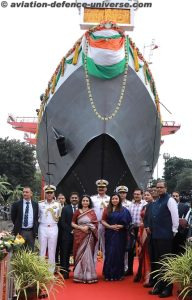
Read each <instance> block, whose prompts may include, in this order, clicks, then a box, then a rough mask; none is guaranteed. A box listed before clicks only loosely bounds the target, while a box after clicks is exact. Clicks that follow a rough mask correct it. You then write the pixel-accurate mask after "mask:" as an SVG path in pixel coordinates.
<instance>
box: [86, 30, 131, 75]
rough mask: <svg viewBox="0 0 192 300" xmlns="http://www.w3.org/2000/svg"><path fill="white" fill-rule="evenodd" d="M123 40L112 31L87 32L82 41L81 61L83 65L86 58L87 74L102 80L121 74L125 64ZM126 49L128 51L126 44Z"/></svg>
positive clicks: (116, 32)
mask: <svg viewBox="0 0 192 300" xmlns="http://www.w3.org/2000/svg"><path fill="white" fill-rule="evenodd" d="M125 39H126V37H125V36H123V35H121V34H120V33H119V32H118V31H116V30H113V29H102V30H98V31H95V32H92V33H90V32H87V34H85V36H84V37H83V40H82V59H83V64H84V63H85V56H87V61H86V64H87V69H88V73H89V74H90V75H93V76H96V77H99V78H102V79H111V78H114V77H116V76H118V75H120V74H121V73H123V72H124V69H125V62H126V58H125V42H126V41H125ZM86 40H87V42H88V48H87V47H86ZM127 41H128V39H127ZM126 43H127V42H126ZM126 47H127V49H128V45H127V44H126Z"/></svg>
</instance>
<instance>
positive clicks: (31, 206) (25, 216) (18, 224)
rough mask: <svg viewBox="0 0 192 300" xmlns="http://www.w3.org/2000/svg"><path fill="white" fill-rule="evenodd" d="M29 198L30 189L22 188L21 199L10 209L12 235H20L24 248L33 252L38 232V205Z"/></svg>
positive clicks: (30, 195) (30, 196)
mask: <svg viewBox="0 0 192 300" xmlns="http://www.w3.org/2000/svg"><path fill="white" fill-rule="evenodd" d="M31 198H32V191H31V188H30V187H24V188H23V199H22V200H19V201H17V202H15V203H13V205H12V207H11V220H12V222H13V225H14V228H13V233H14V235H17V234H20V235H22V236H23V238H24V239H25V246H26V247H28V248H29V249H30V250H32V251H33V250H34V245H35V237H36V235H37V230H38V203H36V202H35V201H33V200H31Z"/></svg>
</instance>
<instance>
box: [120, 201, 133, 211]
mask: <svg viewBox="0 0 192 300" xmlns="http://www.w3.org/2000/svg"><path fill="white" fill-rule="evenodd" d="M131 203H132V202H131V201H129V200H127V199H125V200H124V201H122V206H123V207H126V208H127V209H129V207H130V206H131Z"/></svg>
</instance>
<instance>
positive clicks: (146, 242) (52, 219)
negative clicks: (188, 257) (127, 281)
mask: <svg viewBox="0 0 192 300" xmlns="http://www.w3.org/2000/svg"><path fill="white" fill-rule="evenodd" d="M96 185H97V195H94V196H92V197H90V196H88V195H83V196H82V197H81V198H80V197H79V195H78V193H77V192H72V193H71V195H70V199H69V200H70V204H68V205H65V197H64V195H62V194H59V195H58V198H57V199H55V190H56V188H55V187H54V186H53V185H48V186H45V200H44V201H40V202H39V203H36V202H34V201H32V191H31V189H30V188H29V187H25V188H24V189H23V199H22V200H20V201H18V202H16V203H14V204H13V206H12V210H11V217H12V221H13V224H14V233H15V234H17V233H20V234H21V235H22V236H23V237H24V238H25V241H26V245H27V246H28V247H29V248H30V249H31V250H34V242H35V237H36V234H37V232H38V239H39V244H40V255H41V256H46V254H47V252H48V257H49V261H50V263H51V265H52V272H54V271H55V261H56V262H57V263H58V264H59V265H60V266H61V273H62V274H63V277H64V278H65V279H68V278H69V272H70V256H71V254H72V253H73V258H74V270H73V271H74V275H73V276H74V281H75V282H83V283H94V282H97V281H98V279H97V274H96V262H97V255H98V253H102V256H103V261H104V264H103V276H104V278H105V280H106V281H112V280H122V279H123V278H124V276H130V275H133V262H134V257H135V254H136V248H137V254H138V257H139V266H138V270H137V274H136V276H135V277H134V281H135V282H138V281H140V280H142V281H143V282H144V286H145V287H153V286H154V285H155V288H153V290H151V291H150V292H149V293H150V294H152V295H159V297H161V298H165V297H168V296H170V295H171V294H172V286H171V285H167V283H166V282H162V281H159V282H158V283H157V284H156V278H155V277H154V276H153V273H152V275H150V272H151V271H155V270H157V269H158V268H159V265H158V264H157V263H156V262H159V261H160V260H161V258H162V256H163V255H165V254H170V253H173V252H174V250H176V248H177V251H182V250H181V249H183V248H179V247H178V243H179V245H180V242H181V244H182V245H183V244H184V242H185V240H186V236H185V237H184V231H185V230H184V228H186V224H187V220H191V219H192V218H191V211H190V213H189V212H188V209H187V207H186V206H185V205H184V206H183V205H182V204H181V203H179V200H177V199H176V197H174V193H173V197H174V198H173V197H171V196H170V195H169V194H168V193H167V188H166V183H165V182H164V181H159V182H158V183H157V185H156V187H154V188H150V189H148V190H147V191H146V192H144V194H143V192H142V190H141V189H139V188H137V189H135V190H134V192H133V200H132V201H129V200H128V199H127V193H128V188H127V187H126V186H119V187H117V188H116V191H115V193H114V194H113V195H111V197H109V196H108V195H107V185H108V182H107V181H106V180H104V179H100V180H97V181H96ZM175 194H177V192H175ZM179 207H180V208H179ZM181 210H182V213H181V215H180V216H179V212H181ZM186 216H187V218H188V219H187V220H186V221H185V222H184V219H185V217H186ZM179 217H180V218H179ZM179 224H180V225H179ZM178 228H179V232H178ZM178 235H179V236H178ZM176 239H177V241H178V242H176V241H175V240H176ZM174 243H175V245H176V246H175V248H174V247H173V245H174ZM136 245H138V247H136ZM178 249H179V250H178ZM59 258H60V259H59Z"/></svg>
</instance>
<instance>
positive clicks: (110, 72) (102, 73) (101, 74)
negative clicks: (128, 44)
mask: <svg viewBox="0 0 192 300" xmlns="http://www.w3.org/2000/svg"><path fill="white" fill-rule="evenodd" d="M82 60H83V65H84V64H85V63H84V60H85V54H84V53H83V52H82ZM87 69H88V73H89V74H90V75H92V76H95V77H98V78H101V79H112V78H114V77H117V76H118V75H120V74H122V73H123V72H124V70H125V58H124V59H123V60H121V61H120V62H119V63H117V64H114V65H111V66H101V65H97V64H95V63H94V61H93V60H92V59H91V58H90V57H87Z"/></svg>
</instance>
